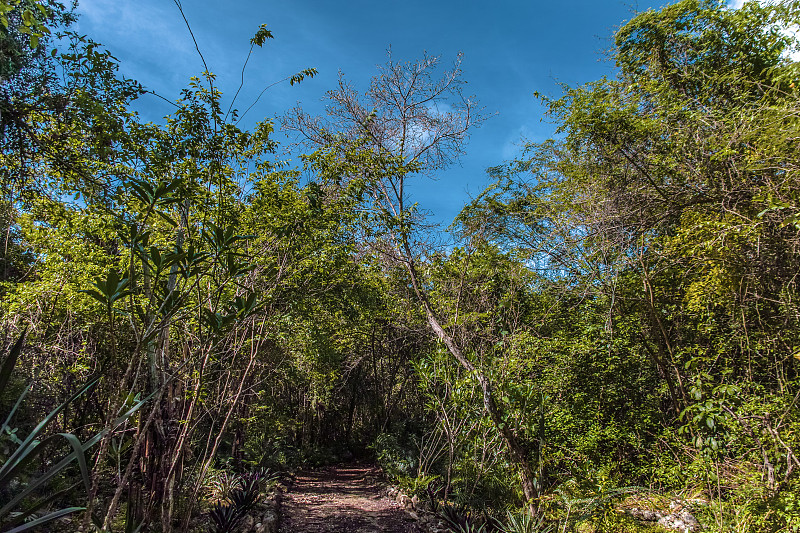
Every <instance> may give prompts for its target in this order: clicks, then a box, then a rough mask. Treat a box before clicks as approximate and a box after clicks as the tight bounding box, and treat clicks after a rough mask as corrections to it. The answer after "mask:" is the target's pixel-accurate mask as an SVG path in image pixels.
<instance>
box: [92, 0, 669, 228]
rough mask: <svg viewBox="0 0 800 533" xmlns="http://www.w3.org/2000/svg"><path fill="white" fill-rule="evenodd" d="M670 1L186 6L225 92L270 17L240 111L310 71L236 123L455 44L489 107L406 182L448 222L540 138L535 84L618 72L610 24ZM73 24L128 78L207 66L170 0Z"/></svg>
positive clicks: (473, 90)
mask: <svg viewBox="0 0 800 533" xmlns="http://www.w3.org/2000/svg"><path fill="white" fill-rule="evenodd" d="M666 3H669V2H668V0H640V1H639V2H631V1H628V0H625V1H621V0H570V1H567V0H563V1H557V0H556V1H541V0H528V1H520V0H517V1H510V0H496V1H495V2H492V3H490V2H476V1H472V0H461V1H451V0H447V1H444V0H427V1H424V0H406V1H403V2H398V1H389V0H383V1H380V0H373V1H366V0H339V1H330V0H329V1H323V0H282V1H279V0H260V1H259V0H228V1H227V2H220V1H208V0H183V2H182V5H183V8H184V12H185V14H186V16H187V18H188V20H189V23H190V24H191V26H192V30H193V31H194V34H195V36H196V37H197V40H198V43H199V45H200V49H201V51H202V52H203V55H204V56H205V59H206V61H207V63H208V65H209V68H210V69H211V71H212V72H214V73H215V74H216V75H217V80H218V85H219V87H220V88H221V89H222V91H223V92H224V93H225V95H226V96H228V98H230V97H231V96H232V95H233V94H234V93H235V92H236V89H237V87H238V86H239V83H240V81H241V67H242V64H243V62H244V59H245V57H246V55H247V50H248V49H249V40H250V37H252V35H253V34H254V33H255V32H256V30H257V29H258V27H259V25H260V24H262V23H263V24H266V25H267V27H268V28H269V29H270V30H271V31H272V32H273V34H274V36H275V39H274V40H271V41H268V42H267V44H266V45H265V46H264V48H262V49H257V50H256V52H255V53H254V55H253V57H252V58H251V59H250V62H249V65H248V68H247V71H246V73H245V86H244V89H243V90H242V93H241V94H240V95H239V97H238V99H237V103H236V107H237V108H239V109H245V108H247V107H248V106H249V105H250V104H251V103H252V102H253V100H254V99H255V98H256V96H257V95H258V93H260V92H261V90H262V89H263V88H264V87H266V86H267V85H269V84H271V83H273V82H275V81H277V80H280V79H281V78H284V77H286V76H288V75H291V74H293V73H295V72H298V71H299V70H301V69H303V68H307V67H315V68H316V69H317V70H318V71H319V75H318V76H317V77H316V78H314V79H310V80H309V79H307V80H305V81H304V82H303V83H301V84H299V85H295V86H293V87H290V86H289V84H288V83H284V84H280V85H277V86H275V87H273V88H271V89H269V90H268V91H267V92H266V93H265V94H264V96H263V97H262V98H261V99H260V100H259V102H258V104H257V105H256V106H255V107H253V109H252V110H251V111H250V112H249V113H248V116H247V118H246V119H245V120H244V121H243V123H242V124H245V125H252V124H253V123H254V122H255V121H256V120H259V119H262V118H264V117H276V116H279V115H281V114H283V113H285V112H286V111H287V110H289V109H290V108H291V107H293V106H295V105H296V104H297V103H300V104H301V105H302V106H303V107H304V108H305V109H306V110H307V111H309V112H311V113H314V114H320V113H322V111H323V104H322V102H321V99H322V98H323V96H324V94H325V92H326V91H327V90H329V89H332V88H333V87H334V86H335V84H336V80H337V76H338V72H339V71H341V72H343V73H344V75H345V76H346V77H347V78H348V79H349V80H351V81H353V82H354V83H355V84H356V86H358V87H359V88H365V87H366V86H367V84H368V82H369V79H370V77H371V76H372V75H374V74H375V72H376V71H377V70H376V67H377V66H378V65H381V64H383V63H385V61H386V59H387V54H386V51H387V49H388V48H389V47H391V50H392V57H393V59H394V60H397V61H412V60H416V59H419V58H421V57H422V54H423V52H427V53H429V54H433V55H440V56H441V57H442V61H443V63H444V64H448V63H449V62H451V61H452V60H453V59H454V58H455V57H456V54H457V53H458V52H459V51H461V52H463V53H464V61H463V63H462V69H463V79H464V80H466V81H467V87H466V92H467V93H468V94H474V95H475V96H476V98H477V99H478V100H479V102H480V103H481V105H482V106H484V107H485V110H486V112H487V113H488V114H493V116H492V117H491V118H490V119H488V120H487V121H486V122H485V123H484V124H483V125H482V126H481V127H480V128H479V129H476V130H475V131H474V132H473V134H472V136H471V139H470V142H469V145H468V147H467V154H466V155H465V156H463V157H462V158H461V160H460V162H459V163H456V164H455V165H453V166H452V167H451V168H449V169H447V170H445V171H443V172H441V173H440V174H439V175H438V178H437V179H435V180H429V179H426V178H422V179H420V180H419V181H417V182H416V183H415V184H414V185H413V189H412V191H413V198H414V200H415V201H417V202H419V204H420V206H421V207H422V208H424V209H426V210H428V211H429V212H430V213H431V219H432V220H433V221H436V222H440V223H444V224H447V223H449V222H450V221H452V219H453V218H454V217H455V216H456V214H458V211H459V210H460V208H461V207H462V206H463V205H464V204H465V203H466V202H468V201H469V199H470V197H474V196H476V195H478V194H480V192H481V191H482V190H483V189H484V188H485V187H486V186H487V185H488V183H489V181H488V179H487V176H486V172H485V171H486V169H487V168H488V167H490V166H494V165H498V164H500V163H502V162H504V161H506V160H508V159H511V158H513V157H515V156H516V155H518V153H519V143H520V142H521V141H522V140H529V141H541V140H544V139H546V138H547V137H549V136H551V135H552V133H553V126H552V125H551V124H549V123H547V122H543V121H542V118H543V108H542V107H541V106H540V105H539V103H538V101H537V99H536V98H534V96H533V93H534V91H538V92H540V93H542V94H545V95H549V96H558V95H559V94H560V93H561V90H560V88H559V84H560V83H566V84H568V85H577V84H581V83H584V82H587V81H591V80H594V79H597V78H599V77H600V76H602V75H604V74H612V73H613V64H611V62H609V61H607V60H605V59H604V51H605V50H608V49H609V48H610V47H611V44H612V41H611V36H612V35H613V32H614V30H615V29H616V28H617V27H619V26H620V25H621V24H622V23H623V22H624V21H626V20H629V19H630V18H631V17H632V16H633V15H634V14H635V13H636V12H637V11H644V10H646V9H648V8H651V7H656V8H657V7H660V6H662V5H665V4H666ZM78 12H79V13H80V14H81V18H80V20H79V22H78V27H77V29H78V30H79V31H80V32H81V33H84V34H87V35H89V36H90V37H91V38H93V39H94V40H95V41H98V42H100V43H102V44H104V45H105V46H106V47H107V48H108V49H109V50H110V51H111V53H112V54H113V55H114V56H115V57H117V58H118V59H119V61H120V69H121V71H122V73H123V74H124V75H125V76H128V77H132V78H135V79H137V80H138V81H140V82H141V83H142V84H144V85H145V86H146V87H147V88H149V89H152V90H154V91H156V92H158V93H159V94H161V95H163V96H165V97H167V98H171V99H176V98H178V96H179V93H180V90H181V88H183V87H185V86H186V83H187V81H188V79H189V78H190V77H191V76H195V75H198V74H199V73H200V72H202V70H203V65H202V63H201V61H200V58H199V56H198V54H197V52H196V50H195V49H194V44H193V43H192V40H191V37H190V35H189V33H188V31H187V29H186V26H185V25H184V22H183V19H182V18H181V16H180V13H179V12H178V9H177V7H176V6H175V4H174V3H173V2H172V1H171V0H135V1H134V0H81V2H80V4H79V6H78ZM137 109H138V110H139V111H140V113H141V114H142V115H143V116H144V117H145V118H146V119H148V120H153V121H160V120H161V118H162V117H163V116H164V115H165V114H167V113H168V112H169V111H170V109H169V105H168V104H166V103H164V102H162V101H159V100H158V99H157V98H155V97H153V96H144V97H143V98H142V99H141V100H140V101H139V103H138V104H137Z"/></svg>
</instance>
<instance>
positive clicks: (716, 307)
mask: <svg viewBox="0 0 800 533" xmlns="http://www.w3.org/2000/svg"><path fill="white" fill-rule="evenodd" d="M791 12H792V11H791V10H788V11H787V10H785V9H784V8H776V7H774V6H760V5H759V4H758V3H756V2H748V3H746V4H745V6H744V7H743V8H741V9H739V10H729V9H727V8H725V6H724V5H723V3H721V2H715V1H695V0H684V1H681V2H677V3H675V4H672V5H670V6H667V7H665V8H664V9H662V10H659V11H655V10H651V11H647V12H645V13H642V14H640V15H638V16H637V17H635V18H634V19H632V20H631V21H630V22H628V23H627V24H626V25H624V26H623V27H622V28H621V29H620V30H619V31H618V32H617V34H616V41H615V42H616V50H615V53H614V58H615V59H616V62H617V65H618V67H619V73H618V75H617V77H615V78H613V79H602V80H599V81H596V82H592V83H589V84H586V85H584V86H581V87H577V88H567V89H566V91H565V95H564V97H563V98H561V99H558V100H553V101H548V102H547V103H548V104H549V113H550V116H551V117H552V118H553V119H554V120H555V121H556V123H557V124H558V125H559V128H560V132H561V133H562V134H563V137H562V139H561V140H553V141H550V142H548V143H545V144H541V145H531V146H530V147H529V149H528V151H527V153H526V155H525V157H524V158H522V159H520V160H519V161H517V162H515V163H512V164H511V165H509V166H507V167H505V168H503V169H498V175H499V179H498V182H497V184H496V186H495V188H493V189H492V190H489V191H487V192H486V194H485V196H484V197H483V198H481V199H480V201H479V202H477V203H476V205H474V206H472V207H471V208H470V209H468V210H466V211H465V212H464V213H463V215H462V219H461V220H462V222H463V224H464V226H463V227H464V228H465V230H466V231H467V233H468V234H471V235H476V234H481V235H485V236H487V237H489V238H490V239H491V240H493V241H495V242H497V243H500V244H501V245H503V246H505V247H507V248H508V249H513V250H514V251H516V252H517V253H519V254H520V255H522V256H523V257H525V258H527V259H528V260H529V261H530V264H532V265H536V266H538V267H540V268H541V269H542V270H543V271H544V272H545V274H546V275H547V277H549V278H550V279H551V280H552V283H553V286H554V287H558V288H559V290H560V291H561V294H562V295H564V298H567V297H568V295H569V294H575V292H576V291H581V293H582V294H583V295H585V297H586V298H591V300H592V301H594V302H598V303H601V302H605V305H607V306H608V307H607V310H606V313H605V316H606V317H607V318H606V321H605V323H604V324H602V330H604V331H605V335H613V336H614V337H615V338H617V340H619V338H618V336H619V335H620V334H623V335H627V336H628V339H627V340H626V341H624V342H625V344H627V347H626V348H625V349H626V350H635V351H638V352H639V353H642V354H645V355H646V356H647V358H649V360H650V368H651V369H653V370H655V371H656V372H657V373H658V376H659V380H660V382H661V383H662V384H664V385H665V387H664V388H665V389H666V390H665V392H666V398H667V400H668V405H669V410H668V411H667V413H666V414H668V416H665V419H666V422H667V424H670V425H673V426H674V427H679V428H682V429H681V430H682V432H683V433H685V434H686V435H687V436H688V437H689V438H690V439H691V441H692V443H693V445H694V446H696V447H697V449H698V450H699V452H701V453H702V454H703V456H706V457H720V456H727V457H745V456H749V457H753V458H754V460H758V461H759V462H760V463H761V464H762V465H763V472H764V480H765V486H766V487H767V490H768V491H775V490H776V489H777V488H778V487H779V485H780V483H781V481H780V479H779V477H778V474H777V473H782V474H783V477H782V479H783V483H784V484H786V483H787V482H788V481H789V479H790V477H789V476H790V475H791V474H792V472H793V471H794V470H795V468H796V466H797V463H796V462H795V452H794V450H795V449H796V446H797V445H798V444H797V442H796V441H794V440H793V439H791V438H790V437H789V435H790V434H792V432H793V431H794V430H793V429H792V428H794V427H796V424H797V422H798V421H797V420H796V419H794V418H793V417H791V416H788V413H789V412H790V411H791V410H787V405H789V404H791V402H792V398H793V397H794V394H795V393H796V391H797V377H798V370H800V369H798V366H797V361H796V359H795V358H794V357H793V356H792V354H793V353H794V350H795V348H793V346H796V345H797V336H796V331H797V328H796V324H797V317H798V313H797V310H798V305H797V303H798V297H797V292H796V288H795V282H794V281H793V280H795V279H796V276H797V274H798V269H797V265H798V264H799V263H798V257H797V249H798V248H797V243H798V240H797V239H798V236H797V231H796V230H797V227H796V225H795V218H794V216H795V213H796V210H795V206H796V205H797V203H796V191H797V190H798V182H797V177H798V175H797V161H796V155H795V152H796V151H795V150H794V148H793V147H792V146H793V143H794V142H795V140H794V139H796V135H795V131H796V128H797V120H796V117H797V102H798V98H797V94H798V93H797V88H796V86H795V82H794V79H795V78H796V73H797V70H796V69H797V67H796V64H795V63H793V62H792V61H791V60H790V59H789V58H788V57H787V51H788V50H790V49H792V48H794V47H796V43H794V42H793V40H792V39H791V38H790V37H788V36H787V35H785V33H784V32H782V31H781V26H782V25H783V24H785V23H786V21H787V17H790V15H788V13H791ZM794 16H795V17H796V12H795V15H794ZM788 20H792V19H791V18H789V19H788ZM793 20H794V21H796V20H797V19H796V18H794V19H793ZM790 145H792V146H790ZM632 317H636V318H635V320H633V321H632V320H631V318H632ZM623 325H624V326H623ZM600 326H601V324H598V327H600ZM621 326H622V327H621ZM623 328H624V329H623ZM611 355H612V351H611V350H609V357H611ZM609 364H612V363H611V362H609ZM775 420H780V423H776V422H775ZM756 421H757V422H756ZM776 426H780V428H778V427H776ZM744 443H747V444H744ZM740 454H741V455H740ZM750 454H752V455H750ZM756 458H757V459H756ZM776 464H782V465H784V466H783V467H776V466H775V465H776Z"/></svg>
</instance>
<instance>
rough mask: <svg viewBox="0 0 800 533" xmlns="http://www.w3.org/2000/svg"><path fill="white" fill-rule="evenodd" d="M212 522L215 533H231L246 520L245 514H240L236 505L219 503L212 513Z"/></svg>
mask: <svg viewBox="0 0 800 533" xmlns="http://www.w3.org/2000/svg"><path fill="white" fill-rule="evenodd" d="M210 516H211V521H212V522H213V523H214V527H213V530H212V531H214V533H231V532H232V531H233V530H235V529H236V527H237V526H238V525H239V523H240V522H241V521H242V518H244V514H243V513H241V512H239V509H237V507H236V505H233V504H229V503H217V504H216V505H214V508H213V509H212V510H211V513H210Z"/></svg>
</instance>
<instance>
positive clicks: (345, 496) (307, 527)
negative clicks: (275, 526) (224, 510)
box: [280, 465, 422, 533]
mask: <svg viewBox="0 0 800 533" xmlns="http://www.w3.org/2000/svg"><path fill="white" fill-rule="evenodd" d="M421 531H422V530H421V529H420V528H419V527H418V526H417V524H416V521H415V520H413V519H412V518H411V517H410V516H409V515H408V513H406V512H405V511H404V510H403V509H402V508H401V507H400V505H398V504H397V503H395V502H394V501H393V500H390V499H389V498H387V497H386V493H385V491H384V486H383V485H382V484H381V482H380V472H379V471H378V470H377V469H376V468H374V467H368V466H360V465H355V466H336V467H329V468H326V469H323V470H315V471H313V472H301V473H299V474H298V475H297V477H296V479H295V482H294V484H293V485H292V487H291V488H290V489H289V491H288V492H287V493H286V494H284V496H283V501H282V504H281V527H280V532H281V533H372V532H376V533H377V532H389V533H420V532H421Z"/></svg>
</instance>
